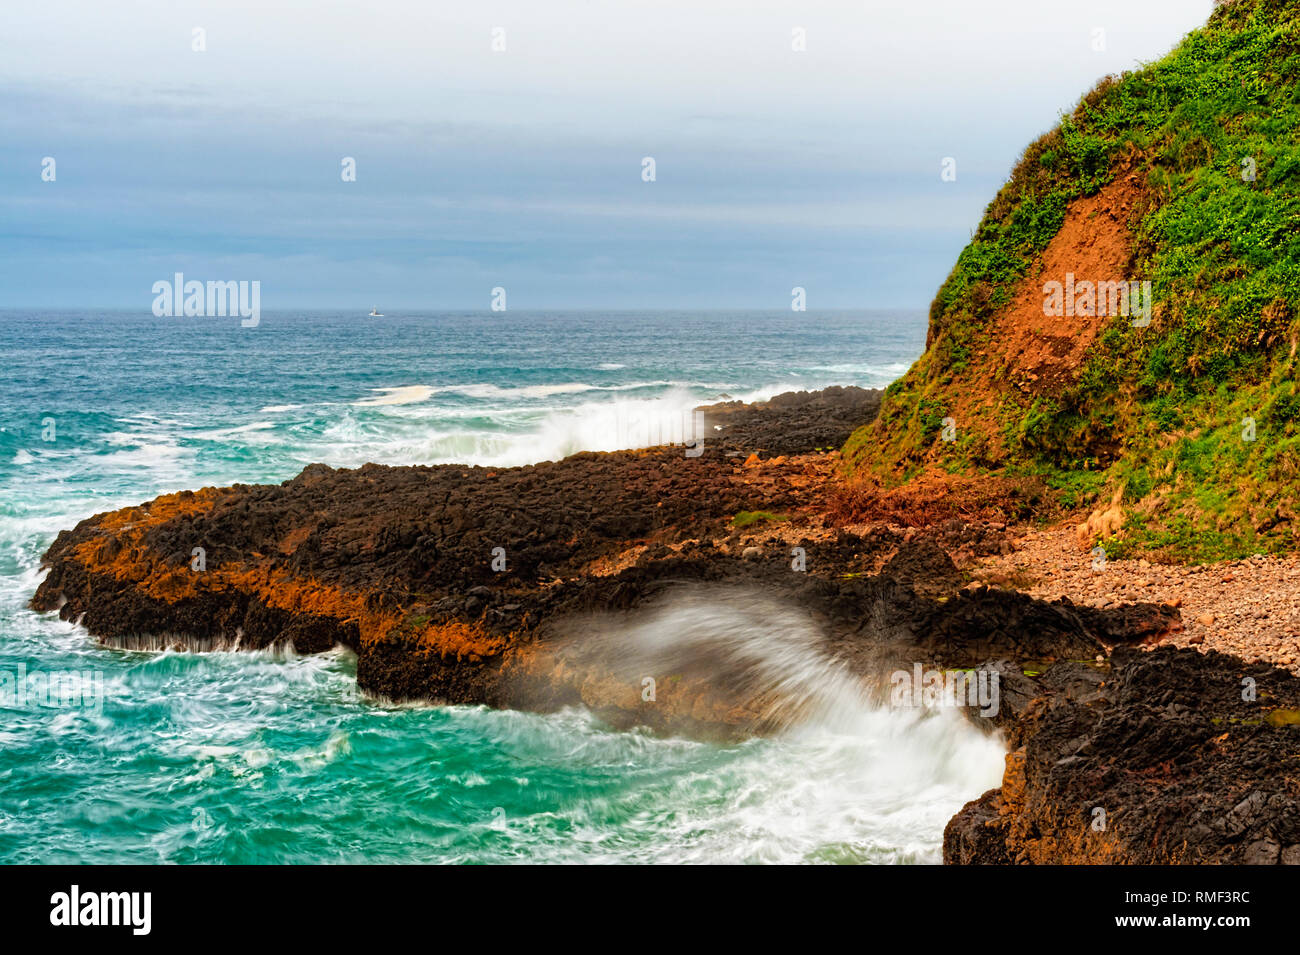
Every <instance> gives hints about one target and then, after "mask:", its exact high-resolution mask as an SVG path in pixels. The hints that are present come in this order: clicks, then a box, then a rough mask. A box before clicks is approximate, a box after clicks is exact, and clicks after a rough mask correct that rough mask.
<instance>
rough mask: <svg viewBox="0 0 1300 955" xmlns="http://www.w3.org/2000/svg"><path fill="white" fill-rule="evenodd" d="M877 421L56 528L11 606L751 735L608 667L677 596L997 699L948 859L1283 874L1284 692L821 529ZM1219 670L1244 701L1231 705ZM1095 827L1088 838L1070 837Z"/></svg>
mask: <svg viewBox="0 0 1300 955" xmlns="http://www.w3.org/2000/svg"><path fill="white" fill-rule="evenodd" d="M878 400H879V396H878V393H874V392H863V391H861V390H860V389H829V390H828V391H827V392H823V393H814V394H811V395H809V394H804V393H797V394H794V395H791V396H779V397H778V398H776V399H773V400H772V401H771V402H768V403H766V404H764V405H758V406H741V405H738V404H735V405H723V406H717V407H715V408H711V409H706V415H707V416H708V420H709V422H710V428H711V430H710V431H709V432H708V433H707V435H706V438H705V441H704V444H703V447H702V453H700V454H698V455H692V454H689V453H687V451H688V450H690V449H684V448H682V447H675V448H674V447H664V448H652V449H647V450H641V451H627V452H616V453H609V454H577V455H573V456H571V457H569V458H566V459H564V460H562V461H557V462H545V463H542V464H538V465H534V466H531V467H522V468H507V469H492V468H475V467H460V466H439V467H402V468H391V467H381V466H377V465H366V466H364V467H361V468H358V469H355V470H336V469H333V468H330V467H327V466H325V465H312V466H310V467H308V468H306V469H304V471H303V472H302V473H301V474H299V475H298V476H297V477H295V478H294V479H292V480H290V481H286V482H284V483H283V484H281V485H278V486H242V485H237V486H234V487H230V488H205V489H202V490H199V491H195V492H181V493H179V494H174V495H167V496H164V497H161V498H158V499H156V500H155V501H151V502H148V503H146V504H142V505H140V506H138V507H134V508H127V509H124V510H121V511H116V512H112V513H108V514H100V515H96V516H95V517H92V518H89V519H87V520H85V521H82V522H81V523H80V524H78V525H77V527H76V528H74V529H72V530H70V531H64V532H63V533H61V534H60V535H59V537H58V538H57V540H56V541H55V542H54V544H53V545H52V546H51V547H50V549H49V552H48V553H47V555H46V558H45V561H46V564H47V565H48V567H49V573H48V576H47V577H46V579H45V580H44V581H43V582H42V583H41V585H40V587H39V589H38V590H37V592H36V594H35V596H34V598H33V601H32V605H33V607H35V608H36V609H39V610H58V611H59V612H60V613H61V614H62V616H63V617H64V618H66V619H80V620H81V621H82V622H83V623H84V624H85V626H86V627H87V628H88V629H89V630H90V631H91V632H92V633H93V634H95V635H97V636H99V637H101V638H103V639H105V640H106V641H108V642H110V643H113V644H115V645H124V646H140V647H159V646H169V645H179V646H184V647H188V648H191V649H200V650H201V649H205V648H209V647H216V646H223V647H226V646H236V647H245V648H252V647H263V646H267V645H270V644H273V643H289V644H291V645H292V646H293V647H294V648H295V649H296V650H298V651H299V652H304V653H307V652H318V651H322V650H326V649H328V648H330V647H332V646H335V645H336V644H345V645H347V646H349V647H351V648H353V649H354V650H355V651H356V653H357V679H358V683H359V685H360V686H361V687H362V688H363V689H365V690H367V691H368V692H370V693H373V694H376V695H381V696H384V697H389V698H392V699H422V700H434V701H445V702H454V703H483V704H487V705H491V706H502V707H505V706H508V707H516V708H530V709H537V710H550V709H555V708H558V707H563V706H570V705H579V704H580V705H583V706H587V707H589V708H590V709H592V710H593V711H594V712H596V713H598V714H599V715H600V716H602V717H603V718H605V719H607V720H608V721H609V722H610V723H612V724H614V725H619V726H624V725H625V726H631V725H645V726H649V727H651V728H653V729H655V730H658V731H661V732H669V733H676V732H681V733H688V734H691V735H696V736H702V737H708V738H734V737H736V736H742V735H745V734H748V733H753V732H764V731H767V730H769V729H771V728H773V727H775V726H777V725H779V719H780V714H781V706H782V701H781V700H780V699H777V698H775V697H774V696H773V693H772V691H771V689H770V688H769V687H763V686H755V685H753V683H752V681H751V680H750V678H749V677H748V676H747V675H746V672H745V671H744V670H743V668H742V669H736V668H735V667H734V666H733V663H734V660H732V659H731V658H728V657H725V656H721V655H718V654H712V653H711V652H709V651H707V650H706V651H700V650H699V649H698V647H696V648H695V649H692V650H691V651H690V653H689V654H686V655H685V656H681V657H680V661H679V662H680V665H676V664H674V667H672V668H670V669H672V672H671V673H664V672H660V673H659V676H660V677H661V679H659V680H658V682H657V683H656V684H655V686H654V687H653V692H651V691H648V690H647V687H646V685H645V684H644V680H643V675H642V672H641V671H642V670H643V669H645V667H644V666H643V665H642V664H641V662H640V658H638V657H637V656H636V654H634V653H632V652H630V648H631V647H632V646H633V645H632V643H630V642H623V643H621V642H620V639H619V638H618V637H617V636H611V635H618V634H627V633H633V632H634V631H635V629H636V628H637V627H638V626H640V625H641V622H642V621H643V620H644V619H645V617H646V615H647V614H670V613H671V612H672V608H673V607H674V606H680V605H681V604H682V602H683V601H686V602H690V601H695V602H696V603H695V606H696V609H697V611H698V610H699V608H700V607H701V606H703V607H704V608H705V611H704V616H705V617H707V612H708V609H709V608H713V609H718V608H727V610H728V613H730V614H731V616H730V617H725V618H723V617H720V618H719V621H720V622H719V623H718V626H719V627H721V628H723V629H725V628H726V627H729V626H732V625H733V622H734V621H736V620H739V621H741V622H743V621H744V620H745V619H747V618H750V617H752V618H753V619H755V620H762V621H765V622H767V623H768V624H771V622H772V621H773V620H781V619H785V618H784V616H783V615H786V614H789V615H791V616H790V617H789V623H788V626H787V625H786V624H782V627H781V628H780V629H784V630H789V631H794V630H799V631H800V632H803V631H805V630H806V631H807V632H809V633H815V635H816V636H815V640H816V643H817V647H818V652H819V653H822V654H824V655H825V656H826V658H827V659H828V660H830V661H832V662H833V663H834V664H835V665H836V666H842V667H843V668H844V669H845V670H846V672H849V673H852V674H856V675H857V676H858V677H859V678H863V679H865V680H866V681H867V682H868V683H874V685H876V686H878V687H879V688H880V690H881V693H882V697H883V696H884V694H886V693H887V692H888V681H889V680H890V678H891V675H893V674H897V673H898V672H900V671H909V670H910V669H911V668H913V667H917V666H920V667H924V668H930V669H937V670H938V671H940V672H948V673H952V672H984V673H985V674H986V675H991V674H996V676H997V686H998V690H999V693H1000V700H999V702H998V706H997V707H996V708H995V709H996V712H993V713H989V714H986V717H987V718H985V717H980V716H975V715H973V713H972V718H973V719H975V720H976V722H977V723H979V724H981V725H984V726H985V727H986V728H987V729H989V731H993V730H994V728H995V727H996V728H997V729H999V730H1000V731H1002V732H1003V733H1005V734H1006V735H1007V738H1008V740H1009V743H1010V747H1011V754H1010V756H1009V757H1008V771H1007V776H1006V778H1005V780H1004V785H1003V786H1002V787H1001V789H999V790H995V791H993V792H992V793H988V794H986V795H985V796H984V797H982V798H981V799H980V800H977V801H976V802H974V803H972V804H970V805H968V806H967V807H966V808H965V809H964V810H963V811H962V813H961V814H959V815H958V816H957V817H956V818H955V819H954V820H953V822H952V823H951V825H950V826H949V832H948V834H947V835H946V837H945V857H946V858H947V859H948V861H951V862H971V863H975V862H996V861H1006V860H1012V861H1017V862H1048V861H1108V860H1110V861H1126V862H1127V861H1160V860H1164V859H1171V860H1182V859H1187V860H1189V861H1195V860H1200V859H1213V860H1216V861H1222V860H1225V859H1226V860H1232V861H1247V860H1249V861H1280V860H1284V859H1287V858H1292V857H1294V856H1296V855H1297V854H1300V851H1298V850H1296V849H1295V848H1294V847H1295V846H1296V844H1297V841H1298V840H1297V838H1296V833H1295V832H1294V831H1292V828H1288V826H1289V825H1290V824H1289V823H1284V822H1283V821H1281V816H1280V815H1279V814H1280V813H1289V814H1290V816H1291V818H1295V817H1296V814H1295V812H1294V809H1295V808H1296V807H1295V806H1294V803H1293V801H1292V800H1293V799H1294V793H1295V783H1294V780H1293V779H1292V777H1291V776H1290V775H1287V774H1288V773H1291V772H1292V771H1293V768H1294V764H1295V759H1294V757H1293V756H1291V755H1289V753H1290V752H1291V751H1293V750H1294V749H1296V743H1295V741H1296V735H1295V734H1297V733H1300V727H1297V726H1293V725H1292V724H1291V723H1289V722H1286V720H1287V719H1288V717H1286V716H1285V715H1282V716H1279V715H1276V714H1278V713H1282V714H1285V713H1287V712H1289V708H1293V707H1300V699H1296V698H1295V697H1296V691H1295V689H1294V687H1293V685H1292V683H1293V682H1294V681H1292V683H1288V682H1286V681H1285V680H1282V679H1281V677H1280V676H1279V675H1278V673H1276V672H1274V671H1272V670H1271V669H1270V668H1268V667H1265V666H1261V665H1256V667H1255V669H1253V670H1249V671H1248V670H1246V669H1243V668H1245V667H1246V664H1243V663H1241V662H1240V661H1239V660H1236V659H1235V658H1233V657H1222V656H1218V655H1209V656H1205V657H1202V656H1200V655H1199V654H1198V653H1196V652H1195V651H1183V653H1182V654H1181V655H1170V654H1169V653H1168V652H1166V651H1161V652H1160V653H1145V652H1140V651H1137V650H1133V649H1130V648H1129V647H1130V645H1145V644H1149V643H1152V642H1153V641H1155V640H1159V639H1161V638H1162V636H1163V635H1167V634H1169V633H1171V632H1177V631H1179V630H1180V629H1181V627H1182V622H1181V618H1180V616H1179V614H1178V611H1177V609H1175V608H1172V607H1168V606H1164V605H1159V604H1153V603H1141V602H1139V603H1117V604H1115V605H1113V606H1106V607H1100V608H1099V607H1085V606H1080V605H1077V604H1075V603H1073V602H1071V601H1070V600H1069V599H1068V598H1066V597H1062V598H1058V599H1054V600H1041V599H1035V598H1034V597H1032V596H1030V595H1028V594H1026V593H1022V592H1019V591H1017V590H1015V589H1013V588H1010V587H1002V586H987V585H985V584H981V583H979V582H972V581H970V579H969V574H968V573H967V572H965V571H964V570H962V569H960V568H959V564H958V563H955V562H954V560H953V555H972V554H988V553H992V554H1001V553H1005V551H1006V549H1007V547H1008V546H1009V544H1008V540H1009V538H1008V535H1007V533H1006V528H1005V525H1000V524H994V523H991V522H987V521H969V522H968V521H960V520H958V521H951V520H945V521H944V522H942V523H939V524H935V525H932V526H926V527H920V528H918V527H915V526H913V527H898V526H892V525H884V524H878V525H872V526H869V527H858V528H856V530H855V531H850V530H848V529H846V528H844V527H837V526H835V524H834V523H833V522H832V521H829V520H828V519H827V498H828V495H829V494H830V493H831V492H832V490H833V488H834V487H835V486H836V481H837V471H836V468H837V465H838V456H837V455H836V454H835V453H825V452H822V451H819V450H818V448H824V447H827V446H835V445H837V444H838V443H840V442H842V441H843V440H844V438H845V437H847V435H848V433H849V431H850V430H851V429H852V428H853V427H855V426H857V425H858V424H861V423H862V421H863V420H864V416H866V417H869V416H870V415H872V414H874V413H875V408H876V406H877V404H878ZM697 449H698V448H697ZM699 617H700V613H698V612H697V613H696V616H695V617H694V618H692V619H699ZM664 629H665V630H666V631H668V632H673V629H674V628H673V625H672V622H671V618H669V623H668V625H666V626H665V628H664ZM630 639H631V638H629V640H630ZM1116 647H1118V648H1119V649H1115V648H1116ZM674 652H678V653H685V651H683V650H681V648H677V650H675V651H674ZM1108 655H1109V658H1108ZM1098 658H1101V659H1100V662H1099V660H1098ZM674 659H676V658H674ZM1238 671H1240V672H1238ZM1243 675H1251V676H1252V677H1253V678H1254V679H1256V681H1257V683H1258V685H1259V687H1260V692H1261V696H1260V699H1261V700H1262V701H1266V702H1258V703H1254V704H1249V705H1247V704H1245V703H1242V702H1240V700H1238V701H1237V702H1234V701H1233V699H1232V696H1233V694H1234V693H1235V694H1237V695H1238V696H1239V695H1240V680H1241V678H1242V676H1243ZM1288 679H1289V678H1288ZM647 693H649V696H647ZM1270 714H1272V715H1270ZM1216 720H1218V721H1220V722H1215V721H1216ZM1261 720H1262V721H1263V722H1261ZM1223 721H1226V722H1223ZM1288 747H1289V749H1288ZM1096 806H1102V807H1103V808H1105V809H1106V812H1107V814H1108V818H1109V820H1110V823H1109V828H1108V829H1106V830H1105V832H1103V833H1100V834H1094V835H1089V834H1088V833H1089V832H1091V830H1089V829H1087V827H1086V825H1085V826H1084V831H1081V830H1080V824H1081V822H1083V823H1086V822H1087V821H1088V820H1089V819H1090V818H1091V817H1090V816H1088V815H1087V813H1090V812H1091V810H1092V808H1093V807H1096ZM1193 810H1194V811H1193ZM1080 813H1083V814H1084V815H1080ZM1179 813H1185V814H1187V815H1186V817H1185V818H1184V817H1182V816H1179V815H1178V814H1179Z"/></svg>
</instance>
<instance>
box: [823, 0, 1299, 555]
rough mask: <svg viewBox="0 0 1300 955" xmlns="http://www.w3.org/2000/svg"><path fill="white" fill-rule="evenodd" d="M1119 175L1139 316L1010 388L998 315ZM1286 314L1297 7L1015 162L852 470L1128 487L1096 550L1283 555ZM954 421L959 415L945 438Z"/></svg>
mask: <svg viewBox="0 0 1300 955" xmlns="http://www.w3.org/2000/svg"><path fill="white" fill-rule="evenodd" d="M1252 173H1253V177H1252V175H1251V174H1252ZM1130 176H1136V180H1135V181H1136V182H1137V183H1138V184H1140V186H1141V189H1142V193H1143V199H1142V200H1141V202H1140V204H1139V206H1138V211H1137V213H1136V218H1135V220H1134V222H1135V231H1134V235H1133V248H1132V252H1133V261H1134V265H1133V274H1132V275H1129V276H1125V278H1130V279H1137V280H1145V279H1150V281H1151V283H1152V289H1153V292H1154V299H1155V308H1154V314H1153V319H1152V322H1151V324H1150V325H1149V326H1148V327H1144V328H1138V327H1133V326H1132V324H1131V321H1130V319H1128V318H1124V317H1118V316H1117V317H1115V318H1114V319H1109V320H1108V321H1109V322H1110V324H1109V325H1108V326H1107V327H1106V328H1105V330H1104V331H1103V332H1102V334H1101V335H1100V336H1099V337H1098V339H1097V340H1096V341H1095V342H1094V343H1093V344H1092V346H1091V347H1090V349H1089V351H1088V353H1087V355H1086V358H1085V360H1084V364H1083V366H1082V367H1081V368H1080V369H1079V370H1078V371H1079V373H1078V375H1077V377H1076V378H1074V380H1073V381H1070V382H1067V383H1065V384H1063V385H1062V386H1061V387H1060V388H1057V389H1044V394H1040V395H1039V396H1038V397H1032V396H1030V395H1027V394H1025V393H1023V392H1021V391H1019V390H1017V389H1015V388H1012V387H1009V386H1006V385H1005V383H1003V382H1000V381H999V378H998V375H997V371H998V369H999V368H1000V365H999V364H997V363H995V362H996V356H997V355H998V342H997V341H996V340H995V339H994V336H993V335H992V327H993V322H992V321H991V320H992V318H993V317H994V316H995V315H997V314H998V312H999V310H1000V309H1002V308H1003V307H1005V306H1006V305H1008V303H1009V302H1010V301H1011V300H1012V297H1013V294H1014V292H1015V290H1016V287H1017V285H1018V283H1019V282H1020V280H1021V279H1022V278H1023V277H1024V276H1026V275H1028V274H1032V272H1031V271H1030V269H1031V266H1032V265H1033V264H1034V262H1035V261H1036V259H1037V257H1038V256H1039V254H1040V253H1041V252H1042V251H1043V250H1044V248H1045V247H1046V246H1047V244H1048V243H1049V242H1050V241H1051V239H1052V238H1053V236H1055V235H1056V233H1057V232H1058V231H1059V230H1060V228H1061V225H1062V223H1063V222H1064V221H1065V216H1066V210H1067V208H1068V207H1069V205H1070V203H1071V202H1072V201H1073V200H1075V199H1078V198H1080V197H1083V196H1088V195H1093V194H1095V193H1096V192H1097V191H1098V190H1099V189H1101V188H1103V187H1104V186H1105V185H1106V184H1108V183H1110V182H1112V181H1114V180H1116V179H1117V178H1118V177H1130ZM1298 306H1300V4H1298V3H1296V2H1295V0H1288V2H1282V0H1235V2H1233V3H1230V4H1228V5H1226V6H1222V7H1219V8H1218V9H1217V10H1216V11H1215V13H1214V14H1213V16H1212V17H1211V19H1210V22H1209V23H1208V24H1207V25H1206V27H1205V28H1203V29H1201V30H1198V31H1196V32H1194V33H1192V34H1190V35H1189V36H1188V37H1187V38H1186V39H1185V40H1184V41H1183V43H1182V44H1181V45H1180V46H1179V47H1178V48H1177V49H1175V50H1174V51H1173V52H1172V53H1170V54H1169V55H1168V56H1166V57H1165V58H1164V59H1162V60H1160V61H1159V62H1157V63H1154V64H1151V65H1148V66H1147V67H1145V68H1144V69H1142V70H1139V71H1135V72H1131V73H1126V74H1124V75H1123V76H1119V77H1107V78H1106V79H1104V80H1102V81H1101V82H1100V83H1099V84H1098V85H1097V87H1096V88H1095V89H1093V90H1092V91H1091V92H1090V93H1088V94H1087V95H1086V96H1085V97H1084V98H1083V99H1082V101H1081V102H1080V103H1079V104H1078V106H1077V107H1076V108H1075V109H1074V110H1073V111H1072V112H1071V113H1070V114H1069V115H1068V116H1065V117H1063V118H1062V120H1061V122H1060V124H1059V126H1058V127H1057V128H1055V129H1053V130H1052V131H1051V132H1049V133H1047V134H1046V135H1044V136H1043V137H1041V138H1040V139H1039V140H1038V141H1037V142H1035V143H1033V144H1031V145H1030V146H1029V148H1028V149H1026V150H1025V153H1024V155H1023V157H1022V158H1021V159H1020V161H1019V163H1018V164H1017V165H1016V167H1015V169H1014V171H1013V172H1012V174H1011V177H1010V179H1009V180H1008V181H1007V183H1006V184H1005V185H1004V186H1003V187H1002V189H1001V190H1000V191H999V192H998V194H997V196H996V197H995V198H994V199H993V201H992V202H991V203H990V204H989V206H988V208H987V209H986V211H985V215H984V218H983V221H982V222H981V223H980V225H979V228H978V230H977V232H976V234H975V236H974V238H973V239H972V241H971V243H970V244H969V245H968V246H967V247H966V248H965V249H964V250H963V251H962V253H961V255H960V256H959V257H958V259H957V263H956V265H955V266H954V268H953V270H952V273H951V274H950V275H949V276H948V278H947V280H946V281H945V282H944V284H943V286H942V287H941V288H940V289H939V291H938V293H937V295H936V296H935V299H934V302H933V304H932V306H931V309H930V346H929V347H928V348H927V350H926V353H925V354H924V355H923V356H922V357H921V358H920V359H919V360H918V361H917V362H916V364H915V365H913V367H912V368H911V369H910V370H909V372H908V373H907V375H906V376H905V377H904V378H902V379H901V380H899V381H897V382H895V383H894V384H893V385H891V386H890V387H889V389H888V390H887V392H886V395H885V399H884V403H883V406H882V409H881V414H880V417H879V418H878V419H877V421H876V422H875V423H873V424H872V425H870V426H867V427H865V428H863V429H860V430H859V431H858V432H857V433H855V434H854V435H853V436H852V437H851V438H850V439H849V441H848V443H847V444H846V445H845V448H844V456H845V459H846V462H847V467H848V468H849V470H850V472H851V473H858V474H870V475H872V476H874V477H875V478H877V479H879V480H881V481H883V482H884V483H886V484H898V483H901V482H903V481H906V480H909V479H910V478H911V477H913V476H914V475H916V474H917V473H919V472H920V471H921V470H923V469H927V468H932V467H941V468H943V469H946V470H949V471H956V472H959V473H965V474H976V473H993V472H998V473H1017V474H1024V475H1037V476H1039V477H1041V478H1042V479H1043V481H1044V482H1045V483H1046V485H1047V486H1048V487H1049V488H1051V489H1052V490H1053V491H1054V492H1055V494H1056V497H1057V500H1058V502H1059V503H1060V504H1061V505H1063V506H1064V507H1066V508H1068V509H1076V508H1087V507H1090V506H1095V505H1096V504H1097V503H1099V502H1102V501H1106V500H1108V499H1109V496H1110V493H1111V492H1112V491H1113V490H1114V489H1116V488H1122V489H1123V507H1124V510H1125V514H1126V520H1127V523H1126V524H1125V527H1124V528H1123V531H1122V532H1121V534H1120V535H1118V537H1117V538H1113V539H1111V540H1109V541H1107V542H1106V543H1107V546H1108V551H1109V549H1110V547H1111V546H1114V547H1116V548H1117V549H1118V550H1120V551H1124V552H1132V553H1137V552H1147V553H1162V554H1166V555H1168V556H1172V557H1175V558H1178V559H1184V560H1209V559H1217V558H1223V557H1237V556H1243V555H1246V554H1251V553H1255V552H1263V551H1282V550H1291V549H1294V548H1295V547H1296V546H1297V544H1298V543H1300V511H1293V510H1292V508H1293V507H1296V506H1297V505H1296V503H1295V502H1296V500H1297V497H1298V495H1297V491H1298V490H1300V392H1298V391H1297V387H1296V381H1295V378H1296V375H1295V372H1296V370H1297V350H1298V349H1297V346H1298V343H1300V322H1298V321H1297V314H1298ZM981 353H986V354H987V355H991V356H995V357H993V358H988V359H986V360H983V361H981V358H980V356H981ZM1001 357H1002V359H1003V360H1005V359H1006V357H1007V356H1005V355H1003V356H1001ZM973 395H974V396H977V397H978V398H979V400H977V401H974V400H972V396H973ZM948 409H963V410H957V411H953V412H952V413H953V414H955V415H958V416H959V418H960V420H959V421H958V426H959V431H958V437H957V440H955V441H947V442H944V441H941V440H939V438H938V433H939V430H940V424H939V423H940V422H941V421H942V419H943V417H944V415H945V414H946V413H948ZM962 415H965V417H961V416H962Z"/></svg>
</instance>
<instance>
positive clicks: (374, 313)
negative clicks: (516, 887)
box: [370, 305, 384, 318]
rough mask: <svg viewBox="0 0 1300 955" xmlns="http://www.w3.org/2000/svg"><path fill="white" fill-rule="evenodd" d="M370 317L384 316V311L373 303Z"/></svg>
mask: <svg viewBox="0 0 1300 955" xmlns="http://www.w3.org/2000/svg"><path fill="white" fill-rule="evenodd" d="M370 317H371V318H383V317H384V313H383V312H381V311H380V310H379V309H377V308H375V307H374V306H373V305H372V306H370Z"/></svg>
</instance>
